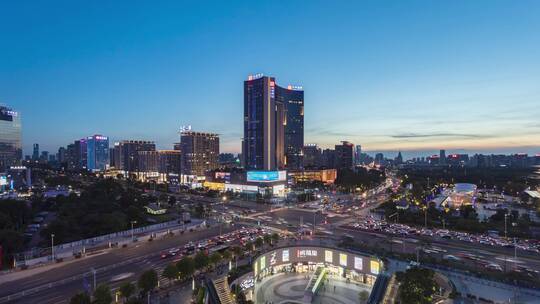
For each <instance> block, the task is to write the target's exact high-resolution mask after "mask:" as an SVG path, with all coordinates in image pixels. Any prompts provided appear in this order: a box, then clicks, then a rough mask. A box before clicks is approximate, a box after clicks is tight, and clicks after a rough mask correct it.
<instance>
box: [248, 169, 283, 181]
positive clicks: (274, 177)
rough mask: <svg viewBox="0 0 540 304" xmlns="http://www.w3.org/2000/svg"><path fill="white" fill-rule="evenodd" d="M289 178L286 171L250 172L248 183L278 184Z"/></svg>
mask: <svg viewBox="0 0 540 304" xmlns="http://www.w3.org/2000/svg"><path fill="white" fill-rule="evenodd" d="M286 178H287V174H286V172H285V171H248V172H247V181H248V182H276V181H283V180H285V179H286Z"/></svg>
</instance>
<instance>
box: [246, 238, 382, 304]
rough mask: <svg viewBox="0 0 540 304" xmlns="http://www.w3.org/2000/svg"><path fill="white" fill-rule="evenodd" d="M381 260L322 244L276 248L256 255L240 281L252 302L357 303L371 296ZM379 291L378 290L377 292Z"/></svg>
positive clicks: (380, 270) (380, 268)
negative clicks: (246, 274) (362, 294)
mask: <svg viewBox="0 0 540 304" xmlns="http://www.w3.org/2000/svg"><path fill="white" fill-rule="evenodd" d="M382 267H383V264H382V262H381V260H379V259H377V258H375V257H372V256H368V255H362V254H358V253H354V252H349V251H345V250H339V249H336V248H330V247H321V246H319V247H318V246H294V247H283V248H277V249H274V250H272V251H269V252H266V253H264V254H262V255H260V256H259V257H258V258H256V259H255V261H254V263H253V273H252V276H250V277H247V278H245V279H244V280H243V281H242V282H239V283H240V286H241V287H242V289H243V290H244V293H245V294H246V296H247V298H248V299H251V300H253V301H254V302H255V303H268V302H273V303H358V302H359V295H360V294H361V293H362V292H363V293H364V294H365V295H370V294H371V296H373V294H372V290H375V288H374V286H375V285H376V282H377V279H378V277H379V273H380V272H382ZM377 293H378V294H380V293H381V292H377Z"/></svg>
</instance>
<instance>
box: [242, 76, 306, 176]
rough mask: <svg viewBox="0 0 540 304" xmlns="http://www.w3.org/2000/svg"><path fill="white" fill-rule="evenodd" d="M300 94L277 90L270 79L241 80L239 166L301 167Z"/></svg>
mask: <svg viewBox="0 0 540 304" xmlns="http://www.w3.org/2000/svg"><path fill="white" fill-rule="evenodd" d="M303 146H304V92H303V91H302V89H301V88H300V87H293V86H289V87H287V88H282V87H279V86H278V85H277V84H276V82H275V78H274V77H267V76H262V75H260V74H259V75H255V76H249V77H248V80H246V81H244V138H243V141H242V157H243V162H242V163H243V165H244V167H245V168H246V169H248V170H277V169H284V168H295V169H297V168H302V167H303V161H302V159H303V153H302V148H303Z"/></svg>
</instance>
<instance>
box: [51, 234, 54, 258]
mask: <svg viewBox="0 0 540 304" xmlns="http://www.w3.org/2000/svg"><path fill="white" fill-rule="evenodd" d="M51 259H52V260H53V261H54V233H51Z"/></svg>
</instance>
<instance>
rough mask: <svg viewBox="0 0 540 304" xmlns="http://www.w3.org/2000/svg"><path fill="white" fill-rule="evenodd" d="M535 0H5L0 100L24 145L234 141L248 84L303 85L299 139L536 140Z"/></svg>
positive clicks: (404, 142) (386, 144) (470, 144)
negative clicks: (192, 132) (87, 139)
mask: <svg viewBox="0 0 540 304" xmlns="http://www.w3.org/2000/svg"><path fill="white" fill-rule="evenodd" d="M539 16H540V2H538V1H215V2H207V1H170V2H166V1H84V2H83V1H64V2H61V1H55V2H50V1H11V3H8V2H2V3H1V4H0V37H1V39H0V54H1V56H0V102H1V103H5V104H8V105H10V106H11V107H13V108H15V109H16V110H19V111H20V112H21V113H22V117H23V143H24V148H25V152H26V153H28V151H30V147H31V145H32V143H34V142H38V143H40V144H41V146H42V147H44V148H45V149H48V150H51V151H54V150H56V149H57V148H58V146H60V145H66V144H67V143H69V142H70V141H72V140H73V139H75V138H80V137H82V136H86V135H90V134H95V133H99V134H104V135H109V136H110V137H111V138H112V139H113V140H120V139H147V140H155V141H156V142H157V143H158V146H160V147H161V148H170V147H172V143H173V142H175V141H178V134H177V132H178V130H179V128H180V126H181V125H187V124H191V125H193V127H194V129H196V130H202V131H212V132H218V133H220V134H221V135H222V150H223V151H231V152H238V151H239V150H240V138H241V137H242V111H243V110H242V109H243V105H242V102H243V96H242V94H243V87H242V85H243V84H242V82H243V80H244V79H245V78H246V77H247V75H249V74H252V73H259V72H262V73H264V74H266V75H272V76H275V77H276V78H277V82H278V84H280V85H287V84H289V83H290V84H298V85H302V86H303V87H304V89H305V99H306V102H305V104H306V108H305V115H306V116H305V129H306V134H305V137H306V143H319V144H320V145H322V146H332V145H333V144H335V143H337V142H339V141H340V140H349V141H352V142H354V143H356V144H362V145H363V147H364V148H365V149H367V150H383V151H390V150H415V151H416V150H426V151H427V150H435V149H439V148H446V149H448V150H449V151H452V150H456V151H457V150H462V151H505V152H521V151H525V152H529V153H536V152H540V148H539V146H540V35H539V33H540V18H539Z"/></svg>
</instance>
